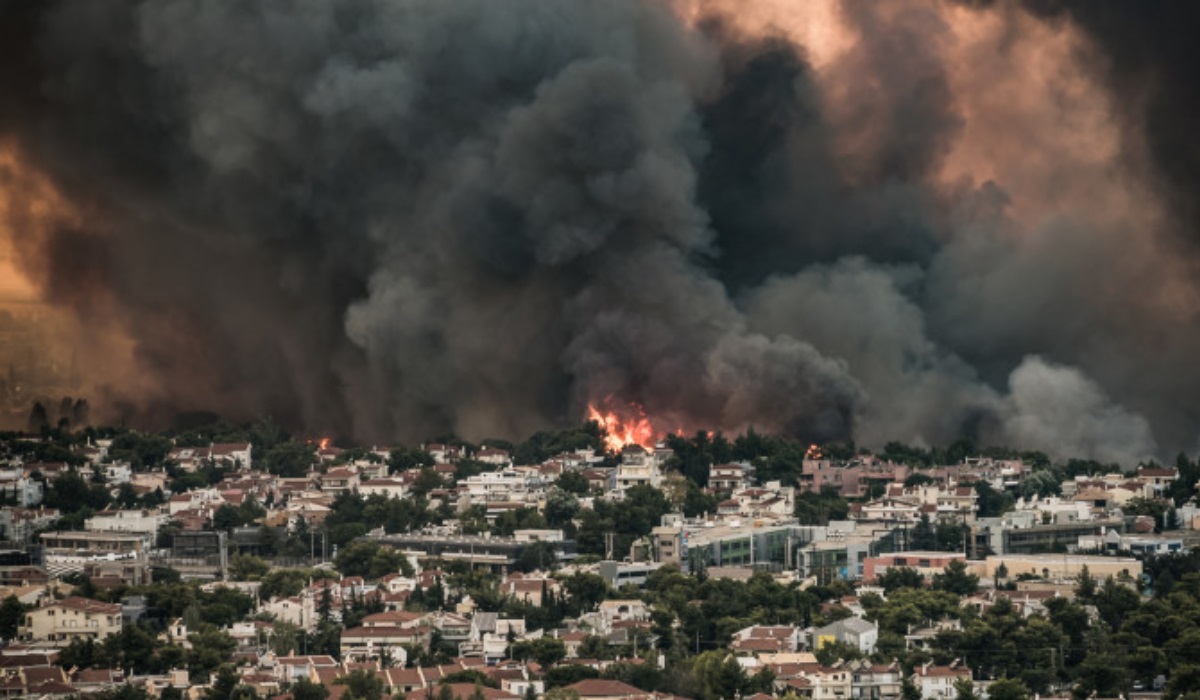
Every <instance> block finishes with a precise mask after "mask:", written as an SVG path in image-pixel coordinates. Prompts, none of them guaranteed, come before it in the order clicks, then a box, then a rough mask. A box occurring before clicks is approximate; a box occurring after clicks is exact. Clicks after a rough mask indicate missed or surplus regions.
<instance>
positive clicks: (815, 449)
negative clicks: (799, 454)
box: [804, 445, 822, 459]
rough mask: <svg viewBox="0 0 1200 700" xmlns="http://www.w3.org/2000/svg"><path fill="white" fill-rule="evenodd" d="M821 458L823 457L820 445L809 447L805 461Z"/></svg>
mask: <svg viewBox="0 0 1200 700" xmlns="http://www.w3.org/2000/svg"><path fill="white" fill-rule="evenodd" d="M821 457H822V455H821V446H820V445H809V446H808V451H807V452H805V453H804V458H805V459H821Z"/></svg>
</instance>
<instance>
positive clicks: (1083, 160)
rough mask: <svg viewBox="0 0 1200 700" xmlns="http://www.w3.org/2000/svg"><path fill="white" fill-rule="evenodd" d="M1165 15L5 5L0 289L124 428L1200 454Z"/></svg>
mask: <svg viewBox="0 0 1200 700" xmlns="http://www.w3.org/2000/svg"><path fill="white" fill-rule="evenodd" d="M1186 13H1191V14H1194V13H1195V10H1194V9H1192V7H1191V6H1190V5H1187V6H1185V5H1184V4H1182V3H1180V4H1169V3H1159V2H1147V3H1121V4H1116V3H1092V2H1085V1H1084V0H1079V1H1078V2H1071V1H1068V0H1061V1H1056V0H1039V1H1034V0H1029V1H1027V2H999V1H997V2H935V1H928V2H918V1H915V0H914V1H911V2H908V1H903V0H889V1H886V2H866V1H863V2H852V1H846V2H832V1H830V2H815V1H814V2H804V3H795V2H792V3H789V2H783V1H782V0H761V1H757V2H744V1H740V2H733V1H730V2H719V1H716V0H677V1H675V2H670V1H668V0H610V1H607V2H563V0H541V1H539V0H520V1H518V0H513V1H510V2H489V1H487V0H456V1H454V2H447V1H446V0H403V1H396V0H389V1H383V0H379V1H373V0H339V1H337V2H331V1H328V0H320V1H314V2H288V3H283V2H255V3H245V2H234V1H225V0H205V1H204V2H195V1H191V0H188V1H184V0H155V1H154V2H128V1H116V0H74V1H70V0H59V1H54V2H0V298H2V299H3V300H4V301H5V302H6V303H9V304H14V303H17V302H19V304H17V306H22V305H30V304H33V305H36V306H37V308H39V309H44V310H45V311H44V312H39V313H46V314H50V313H53V314H55V318H56V320H55V322H54V326H53V327H54V329H55V331H54V333H55V336H56V342H57V343H58V344H59V345H60V346H62V347H68V348H71V349H72V352H71V353H67V354H66V356H69V357H70V360H69V361H70V363H71V372H72V373H73V374H74V375H76V376H77V377H78V379H77V380H76V382H77V385H79V386H81V387H82V388H81V389H80V391H81V392H85V393H87V394H88V395H89V397H90V398H91V402H92V406H93V411H94V412H99V411H104V412H107V415H108V417H110V418H114V417H115V418H119V419H122V420H125V421H127V422H129V423H131V424H145V425H148V426H152V425H161V424H163V423H165V422H168V421H169V420H170V416H172V415H174V414H176V413H178V412H181V411H194V410H210V411H216V412H219V413H221V414H222V415H225V416H229V417H231V418H247V419H248V418H254V417H257V416H262V415H271V416H274V417H275V418H276V419H277V420H279V421H281V422H283V423H285V424H288V425H291V426H296V427H298V428H301V429H306V430H311V431H313V432H314V433H321V434H338V435H347V436H353V437H354V438H356V439H359V440H388V439H412V438H418V439H419V438H422V437H426V436H430V435H434V434H438V433H444V432H448V431H454V432H457V433H459V434H462V435H465V436H470V437H480V436H524V435H527V434H529V433H531V432H533V431H534V430H537V429H540V428H544V427H547V426H560V425H568V424H572V423H577V422H579V421H580V420H582V419H584V418H585V417H586V415H587V409H588V405H589V404H597V405H601V406H606V407H608V408H610V409H613V410H624V407H627V406H629V405H630V404H637V405H638V406H640V407H641V409H640V410H644V413H645V416H646V417H647V419H648V420H649V421H650V422H651V423H652V424H653V427H654V429H656V430H661V431H674V430H677V429H684V430H685V431H692V430H696V429H719V430H724V431H727V432H736V431H742V430H745V429H747V428H748V427H750V426H753V427H754V428H755V429H758V430H764V431H779V432H783V433H787V434H789V435H793V436H796V437H799V438H802V439H805V440H811V441H835V440H847V439H854V440H855V441H857V442H858V443H859V444H864V445H871V446H877V445H882V444H883V443H885V442H887V441H891V440H897V441H902V442H908V443H918V444H927V445H929V444H944V443H947V442H950V441H953V440H955V439H956V438H958V437H960V436H963V435H969V436H971V437H973V438H974V439H976V440H978V441H980V442H981V443H988V444H1009V445H1014V446H1020V447H1024V448H1030V449H1041V450H1045V451H1047V452H1050V453H1052V454H1056V455H1072V456H1080V457H1089V458H1095V459H1099V460H1104V461H1119V462H1133V461H1136V460H1138V459H1142V458H1146V457H1153V456H1162V455H1173V454H1174V453H1175V452H1177V451H1179V450H1189V451H1194V450H1195V449H1196V448H1197V446H1198V445H1200V421H1198V420H1197V418H1198V417H1200V365H1198V364H1197V363H1196V361H1195V358H1196V356H1197V355H1198V353H1200V324H1198V323H1197V312H1198V311H1200V288H1198V286H1197V285H1198V282H1197V280H1200V276H1198V275H1197V274H1196V267H1197V263H1198V262H1200V250H1198V248H1197V244H1198V242H1200V236H1198V235H1197V224H1198V223H1200V211H1198V210H1197V204H1196V199H1195V196H1194V195H1195V192H1196V191H1197V190H1196V185H1197V184H1198V180H1200V169H1198V168H1197V164H1198V163H1200V157H1198V153H1197V141H1196V137H1195V135H1194V133H1192V132H1193V129H1194V126H1193V125H1194V124H1195V123H1197V117H1200V108H1198V103H1197V89H1198V88H1197V84H1196V82H1195V81H1194V79H1192V76H1190V75H1188V74H1187V71H1186V69H1185V68H1183V66H1187V65H1190V64H1191V60H1189V59H1187V55H1189V54H1190V53H1192V52H1194V51H1195V49H1194V45H1195V42H1194V40H1193V39H1192V37H1191V33H1192V31H1193V29H1192V28H1193V27H1194V26H1195V24H1194V23H1193V22H1191V21H1190V20H1189V19H1188V18H1184V17H1180V16H1179V15H1180V14H1186ZM2 313H5V312H0V314H2ZM18 316H19V314H18ZM6 318H9V317H7V316H3V315H0V331H3V330H4V328H6V327H7V326H4V325H3V324H4V323H7V321H5V319H6ZM13 318H16V317H13ZM11 322H12V323H16V322H17V321H15V320H14V321H11ZM12 347H13V346H11V345H6V346H4V347H3V348H0V352H3V353H8V355H9V356H4V355H0V362H2V363H4V364H5V365H11V364H13V363H14V362H17V363H19V362H23V361H24V360H23V359H22V358H24V355H21V356H20V357H16V356H14V351H13V350H12ZM64 362H66V361H65V360H64ZM5 371H6V372H7V369H5ZM10 389H11V387H10ZM639 415H640V414H639Z"/></svg>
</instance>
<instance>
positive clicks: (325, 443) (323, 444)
mask: <svg viewBox="0 0 1200 700" xmlns="http://www.w3.org/2000/svg"><path fill="white" fill-rule="evenodd" d="M317 446H318V447H319V448H320V449H322V450H327V449H329V438H321V439H320V440H318V441H317Z"/></svg>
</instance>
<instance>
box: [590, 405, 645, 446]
mask: <svg viewBox="0 0 1200 700" xmlns="http://www.w3.org/2000/svg"><path fill="white" fill-rule="evenodd" d="M623 413H624V415H622V414H619V413H617V412H615V411H611V410H606V411H603V412H602V411H601V410H600V409H598V408H596V407H595V406H594V405H592V404H588V420H594V421H596V422H597V423H599V424H600V427H601V428H604V432H605V436H604V446H605V447H606V448H608V449H609V450H610V451H612V452H620V451H621V450H622V449H624V448H626V447H628V446H630V445H641V446H642V447H645V448H646V449H653V448H654V428H653V427H651V425H650V419H649V418H647V417H646V412H645V411H644V410H643V409H642V407H641V406H639V405H638V404H636V403H630V404H629V406H628V410H627V411H624V412H623Z"/></svg>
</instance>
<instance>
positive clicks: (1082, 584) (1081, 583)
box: [1075, 564, 1096, 601]
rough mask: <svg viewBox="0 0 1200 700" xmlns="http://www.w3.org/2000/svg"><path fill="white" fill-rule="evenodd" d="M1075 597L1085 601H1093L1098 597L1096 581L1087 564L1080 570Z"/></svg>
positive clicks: (1076, 581)
mask: <svg viewBox="0 0 1200 700" xmlns="http://www.w3.org/2000/svg"><path fill="white" fill-rule="evenodd" d="M1075 597H1076V598H1079V599H1080V600H1083V601H1091V600H1092V599H1093V598H1095V597H1096V579H1094V578H1092V574H1091V572H1090V571H1088V568H1087V564H1084V565H1083V567H1082V568H1080V569H1079V576H1078V578H1076V579H1075Z"/></svg>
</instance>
